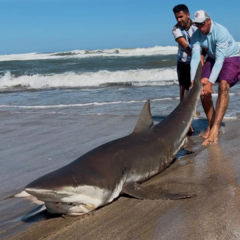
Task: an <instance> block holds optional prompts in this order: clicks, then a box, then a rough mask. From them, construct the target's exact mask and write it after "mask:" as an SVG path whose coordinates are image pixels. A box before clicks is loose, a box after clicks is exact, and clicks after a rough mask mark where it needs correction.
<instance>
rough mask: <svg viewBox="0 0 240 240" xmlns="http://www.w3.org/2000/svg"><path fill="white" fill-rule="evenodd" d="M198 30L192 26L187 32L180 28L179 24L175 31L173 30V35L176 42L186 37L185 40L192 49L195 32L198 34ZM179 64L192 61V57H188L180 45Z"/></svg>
mask: <svg viewBox="0 0 240 240" xmlns="http://www.w3.org/2000/svg"><path fill="white" fill-rule="evenodd" d="M197 29H198V28H197V27H196V26H194V25H192V24H191V26H190V28H189V29H188V30H185V29H184V28H182V27H180V26H179V25H178V24H176V25H175V26H174V27H173V29H172V34H173V36H174V38H175V40H177V39H178V38H180V37H184V38H185V40H186V41H187V43H188V45H189V47H190V48H192V47H191V37H192V35H193V33H194V32H196V30H197ZM177 61H178V62H189V63H190V61H191V57H190V56H188V55H187V54H186V53H185V52H184V50H183V48H182V47H181V46H180V45H178V60H177Z"/></svg>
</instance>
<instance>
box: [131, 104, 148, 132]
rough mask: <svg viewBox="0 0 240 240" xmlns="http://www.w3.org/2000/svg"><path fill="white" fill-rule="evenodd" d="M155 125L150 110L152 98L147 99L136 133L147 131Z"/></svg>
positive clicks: (135, 129)
mask: <svg viewBox="0 0 240 240" xmlns="http://www.w3.org/2000/svg"><path fill="white" fill-rule="evenodd" d="M152 126H153V119H152V114H151V110H150V100H147V101H146V103H145V104H144V106H143V109H142V111H141V114H140V116H139V119H138V122H137V125H136V127H135V128H134V131H133V132H134V133H139V132H145V131H146V130H149V129H150V128H151V127H152Z"/></svg>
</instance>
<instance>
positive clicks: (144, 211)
mask: <svg viewBox="0 0 240 240" xmlns="http://www.w3.org/2000/svg"><path fill="white" fill-rule="evenodd" d="M0 118H1V121H0V125H1V132H0V134H1V139H0V148H1V160H0V161H1V169H0V180H1V183H2V184H1V186H0V199H1V201H0V215H1V219H0V238H1V239H5V238H6V239H86V240H88V239H89V240H90V239H91V240H92V239H164V240H165V239H171V240H172V239H211V240H214V239H240V218H239V216H240V191H239V184H240V160H239V155H240V154H239V153H240V150H239V143H240V130H239V129H240V124H239V122H238V121H237V120H236V121H227V122H224V123H225V127H224V128H223V129H224V131H223V132H224V133H222V134H221V136H220V139H219V143H218V144H216V145H213V146H210V147H202V146H201V142H202V139H201V138H200V137H198V136H197V135H194V136H193V137H192V140H193V142H194V143H195V146H194V147H193V148H192V149H191V150H192V153H191V154H186V152H184V151H181V152H180V153H179V154H178V159H177V160H176V161H175V162H174V163H173V164H172V165H171V166H170V167H169V168H168V169H167V170H165V171H163V172H162V173H160V174H159V175H157V176H155V177H154V178H152V179H150V180H149V181H147V182H146V183H144V184H145V185H150V186H151V187H152V188H154V189H155V190H161V188H164V189H171V191H172V192H189V193H191V194H196V197H193V198H191V199H184V200H175V201H173V200H138V199H134V198H131V197H129V196H121V197H119V198H118V199H116V200H115V201H114V202H113V203H111V204H109V205H107V206H104V207H102V208H101V209H98V210H96V211H95V212H93V213H91V214H89V215H84V216H80V217H65V218H64V217H61V216H55V217H50V216H49V215H48V214H47V213H46V212H45V211H44V212H42V213H40V214H38V215H36V216H35V217H33V218H30V219H28V220H27V221H21V217H22V216H23V215H24V214H26V213H27V212H29V211H31V210H32V209H34V208H36V207H37V205H36V204H34V203H32V202H30V201H28V200H27V199H23V198H11V199H7V200H3V199H4V198H5V197H6V196H9V195H11V194H14V193H16V192H17V191H20V190H21V188H22V187H24V186H25V185H26V184H27V183H29V182H30V181H32V180H34V179H36V178H37V177H39V176H41V175H43V174H45V173H47V172H49V171H51V170H54V169H57V168H59V167H61V166H63V165H65V164H67V163H69V162H71V161H73V160H74V159H75V158H77V157H79V156H80V155H82V154H83V153H85V152H87V151H88V150H91V149H92V148H93V147H96V146H98V145H100V144H102V143H105V142H107V141H110V140H112V139H116V138H118V137H121V136H124V135H127V134H129V133H130V132H131V131H132V130H133V128H134V126H135V123H136V121H137V116H133V117H116V116H108V117H106V116H77V115H76V116H75V115H71V116H67V115H59V116H56V115H55V116H52V115H50V114H43V113H42V114H41V113H38V114H35V115H34V114H31V115H26V114H21V113H19V114H15V115H13V116H10V115H9V113H8V112H1V113H0ZM193 125H194V127H195V129H196V131H197V132H199V131H201V130H203V128H204V127H206V121H205V120H201V119H195V120H194V122H193Z"/></svg>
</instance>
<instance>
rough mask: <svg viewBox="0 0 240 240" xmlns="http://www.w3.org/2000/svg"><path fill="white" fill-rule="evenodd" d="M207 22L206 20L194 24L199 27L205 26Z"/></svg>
mask: <svg viewBox="0 0 240 240" xmlns="http://www.w3.org/2000/svg"><path fill="white" fill-rule="evenodd" d="M205 22H206V20H205V21H203V22H201V23H194V25H195V26H197V27H203V26H204V24H205Z"/></svg>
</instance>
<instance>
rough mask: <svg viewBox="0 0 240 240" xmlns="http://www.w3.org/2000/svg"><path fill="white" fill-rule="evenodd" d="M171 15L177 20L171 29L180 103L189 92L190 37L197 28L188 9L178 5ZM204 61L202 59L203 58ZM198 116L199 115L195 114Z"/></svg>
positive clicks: (191, 130) (190, 130)
mask: <svg viewBox="0 0 240 240" xmlns="http://www.w3.org/2000/svg"><path fill="white" fill-rule="evenodd" d="M173 13H174V15H175V18H176V20H177V24H176V25H175V26H174V27H173V29H172V34H173V36H174V39H175V41H176V42H177V43H178V59H177V74H178V82H179V87H180V101H181V100H182V99H183V97H184V91H185V90H189V87H190V85H191V78H190V61H191V53H192V49H191V37H192V35H193V33H194V32H195V31H196V30H197V27H196V26H194V25H193V24H192V20H191V19H190V13H189V10H188V7H187V6H186V5H184V4H179V5H177V6H175V7H174V8H173ZM203 59H204V57H203ZM196 114H197V115H198V114H199V113H198V112H196ZM193 132H194V129H193V128H192V127H191V128H190V129H189V134H191V133H193Z"/></svg>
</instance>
